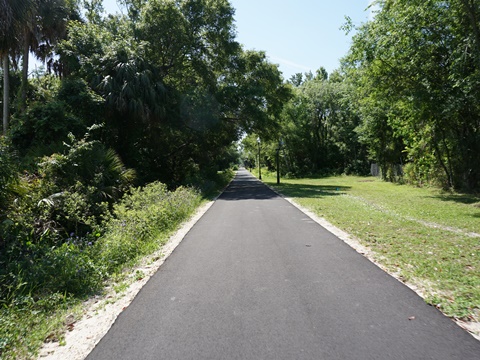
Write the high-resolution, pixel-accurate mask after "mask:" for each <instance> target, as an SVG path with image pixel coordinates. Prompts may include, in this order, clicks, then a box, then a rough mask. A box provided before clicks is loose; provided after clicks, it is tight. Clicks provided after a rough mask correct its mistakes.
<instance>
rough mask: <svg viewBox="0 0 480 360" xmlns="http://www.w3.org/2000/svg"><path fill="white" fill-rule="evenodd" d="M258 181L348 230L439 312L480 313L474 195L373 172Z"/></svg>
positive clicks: (479, 229) (479, 209)
mask: <svg viewBox="0 0 480 360" xmlns="http://www.w3.org/2000/svg"><path fill="white" fill-rule="evenodd" d="M264 182H265V183H267V184H268V185H270V186H272V187H274V188H276V189H277V190H278V191H279V192H280V193H282V194H283V195H285V196H287V197H291V198H293V199H294V200H295V201H296V202H298V203H299V204H300V205H302V206H304V207H306V208H308V209H310V210H311V211H313V212H314V213H316V214H317V215H318V216H320V217H323V218H325V219H326V220H327V221H329V222H330V223H332V224H333V225H335V226H337V227H338V228H340V229H342V230H344V231H346V232H347V233H349V234H351V235H353V236H355V237H356V238H357V239H358V240H359V241H360V242H361V243H362V245H364V246H367V247H368V248H369V249H371V250H372V251H373V252H374V253H375V254H376V255H375V257H376V259H375V260H376V261H378V262H379V263H381V264H382V265H383V266H385V267H386V268H387V269H388V270H389V271H390V272H392V273H395V274H397V275H398V276H399V277H400V278H401V279H402V280H403V281H404V282H407V283H408V282H410V283H412V284H414V285H415V286H417V287H420V288H421V289H422V292H423V293H424V294H425V296H426V298H425V300H426V302H427V303H429V304H431V305H434V306H436V307H437V308H439V309H440V310H442V311H443V312H444V313H445V314H446V315H448V316H450V317H453V318H457V319H461V320H467V321H477V322H478V321H480V221H479V219H480V198H478V197H475V196H473V195H464V194H456V193H448V192H443V191H440V190H438V189H432V188H416V187H412V186H409V185H397V184H392V183H387V182H383V181H381V180H379V179H376V178H372V177H354V176H336V177H326V178H321V179H282V183H281V184H280V185H277V184H276V177H275V176H274V174H269V173H268V172H264Z"/></svg>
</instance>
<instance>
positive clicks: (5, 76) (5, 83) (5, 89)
mask: <svg viewBox="0 0 480 360" xmlns="http://www.w3.org/2000/svg"><path fill="white" fill-rule="evenodd" d="M8 70H9V65H8V53H7V52H5V54H4V55H3V135H6V134H7V130H8V118H9V117H10V114H9V111H8V108H9V102H8V101H9V97H10V84H9V81H8V73H9V71H8Z"/></svg>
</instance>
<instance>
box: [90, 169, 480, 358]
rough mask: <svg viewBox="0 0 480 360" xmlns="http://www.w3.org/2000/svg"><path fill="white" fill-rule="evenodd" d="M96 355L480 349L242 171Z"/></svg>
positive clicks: (436, 353)
mask: <svg viewBox="0 0 480 360" xmlns="http://www.w3.org/2000/svg"><path fill="white" fill-rule="evenodd" d="M412 317H415V319H413V320H409V319H410V318H412ZM88 359H89V360H93V359H115V360H120V359H129V360H130V359H168V360H173V359H182V360H183V359H195V360H199V359H209V360H211V359H226V360H230V359H275V360H277V359H280V360H281V359H342V360H345V359H356V360H359V359H368V360H372V359H381V360H386V359H408V360H412V359H435V360H441V359H448V360H452V359H462V360H467V359H475V360H478V359H480V342H479V341H477V340H475V339H474V338H473V337H472V336H470V335H469V334H468V333H466V332H465V331H464V330H462V329H460V328H459V327H458V326H457V325H456V324H454V323H453V322H452V321H451V320H450V319H448V318H446V317H444V316H443V315H442V314H441V313H440V312H439V311H437V310H436V309H435V308H433V307H431V306H428V305H426V304H425V303H424V302H423V300H422V299H421V298H419V297H418V296H417V295H416V294H415V293H414V292H413V291H411V290H410V289H409V288H407V287H406V286H404V285H403V284H401V283H400V282H398V281H397V280H395V279H393V278H392V277H390V276H389V275H387V274H386V273H384V272H383V271H382V270H380V269H379V268H378V267H376V266H375V265H373V264H372V263H371V262H369V261H368V260H367V259H365V258H364V257H362V256H361V255H359V254H357V253H356V252H355V251H353V250H352V249H351V248H350V247H349V246H348V245H346V244H345V243H343V242H342V241H341V240H339V239H338V238H336V237H335V236H333V235H332V234H331V233H329V232H327V231H326V230H325V229H323V228H322V227H321V226H319V225H318V224H317V223H315V222H313V221H312V220H310V219H309V218H308V217H307V216H306V215H305V214H303V213H302V212H301V211H299V210H298V209H296V208H295V207H293V206H292V205H291V204H289V203H288V202H287V201H285V200H283V199H282V198H280V197H278V196H277V195H276V194H275V193H273V192H272V191H271V190H269V189H268V188H267V187H266V186H264V185H263V184H262V183H261V182H259V181H257V180H256V179H255V178H254V177H252V176H251V175H250V174H249V173H248V172H247V171H244V170H242V171H239V172H238V175H237V177H236V178H235V180H234V181H233V182H232V184H231V185H230V187H229V188H227V190H226V191H225V192H224V194H223V195H222V196H221V197H220V198H219V199H218V200H217V201H216V202H215V204H214V205H213V206H212V207H211V208H210V210H209V211H208V212H207V213H206V214H205V215H204V216H203V217H202V218H201V219H200V221H199V222H198V223H197V224H196V225H195V226H194V227H193V229H192V230H191V231H190V232H189V233H188V235H187V236H186V237H185V239H184V240H183V242H182V243H181V244H180V245H179V247H178V248H177V249H176V250H175V252H174V253H173V254H172V255H171V256H170V257H169V258H168V260H167V261H166V262H165V264H164V265H163V266H162V267H161V268H160V270H159V271H158V272H157V274H156V275H155V276H154V277H152V279H150V281H149V282H148V283H147V285H146V286H145V287H144V288H143V289H142V291H141V292H140V293H139V294H138V296H137V298H136V299H135V300H134V302H133V303H132V304H131V305H130V306H129V307H128V308H127V309H126V310H125V311H124V312H123V313H122V314H121V315H120V316H119V318H118V319H117V321H116V323H115V324H114V326H113V327H112V328H111V330H110V331H109V333H108V334H107V335H106V336H105V337H104V338H103V339H102V341H101V342H100V343H99V344H98V345H97V347H96V348H95V349H94V351H93V352H92V353H91V354H90V355H89V357H88Z"/></svg>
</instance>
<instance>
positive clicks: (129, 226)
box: [96, 182, 201, 273]
mask: <svg viewBox="0 0 480 360" xmlns="http://www.w3.org/2000/svg"><path fill="white" fill-rule="evenodd" d="M200 199H201V198H200V196H199V194H198V193H197V192H196V191H194V190H192V189H188V188H184V187H180V188H178V189H177V190H176V191H174V192H170V191H168V190H167V186H166V185H165V184H162V183H159V182H154V183H151V184H149V185H147V186H145V187H144V188H136V189H133V190H132V191H131V193H130V194H129V195H127V196H125V197H124V199H123V200H122V201H121V202H120V203H119V204H117V205H115V207H114V218H113V219H112V220H111V221H109V222H108V224H107V225H106V232H105V236H104V237H103V238H102V239H100V240H99V241H98V242H97V243H96V252H97V262H98V263H99V264H103V265H105V266H106V270H107V271H108V272H110V273H111V272H115V271H118V270H121V268H122V267H123V266H124V265H125V264H126V263H128V262H129V261H131V260H134V259H136V258H137V257H138V256H140V255H144V254H146V253H148V252H150V251H152V250H154V249H156V248H158V246H159V245H161V244H162V243H163V241H164V240H165V238H166V236H165V235H166V234H168V233H169V232H170V231H172V230H174V229H175V228H176V227H177V226H178V225H179V224H180V223H181V222H182V221H184V220H186V219H187V218H188V216H190V214H191V213H192V212H193V210H194V209H195V208H196V207H197V206H198V204H199V202H200Z"/></svg>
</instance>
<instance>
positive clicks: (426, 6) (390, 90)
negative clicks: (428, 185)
mask: <svg viewBox="0 0 480 360" xmlns="http://www.w3.org/2000/svg"><path fill="white" fill-rule="evenodd" d="M378 3H379V5H380V6H381V11H379V13H378V14H377V15H376V17H375V18H374V20H373V21H371V22H369V23H367V24H365V25H363V26H362V27H361V28H360V29H359V31H358V33H357V34H356V35H355V37H354V41H353V46H352V48H351V50H350V53H349V56H348V57H347V58H346V62H345V64H348V65H349V66H350V70H352V71H350V72H349V74H350V77H351V78H352V79H353V80H354V81H355V83H356V85H357V89H358V92H359V93H361V94H362V98H361V99H360V107H361V109H362V113H363V116H364V118H365V119H372V120H373V119H375V121H369V122H365V126H364V127H363V130H364V134H368V133H369V132H370V133H373V132H372V131H370V130H373V128H372V127H371V125H374V126H377V125H380V124H382V123H383V124H384V126H383V127H381V128H380V127H379V128H378V130H379V131H383V133H382V134H381V136H379V137H380V138H383V139H385V140H386V143H385V144H384V145H383V148H384V149H385V150H394V149H396V150H395V152H396V153H397V156H395V157H396V158H397V159H396V160H393V161H396V162H397V163H398V162H399V161H400V160H401V159H403V160H406V161H407V162H408V163H409V169H410V170H411V171H410V170H409V173H410V174H412V176H413V177H414V178H418V179H423V180H428V178H430V179H431V178H432V177H433V178H435V179H437V180H440V181H441V182H442V183H443V184H444V186H446V187H456V188H462V187H465V188H469V189H475V188H479V187H480V171H479V170H478V169H479V168H480V160H479V157H478V152H479V151H480V136H479V134H480V122H479V119H480V111H479V106H480V102H479V100H478V90H479V89H480V76H479V74H480V73H479V67H478V64H479V62H478V57H479V55H478V45H477V44H478V41H477V40H478V39H477V36H476V34H477V32H478V18H479V15H480V5H479V4H478V2H476V1H467V0H465V1H464V0H449V1H440V0H428V1H420V0H408V1H379V2H378ZM472 19H473V21H472ZM369 128H370V130H369ZM364 138H367V137H364ZM372 140H373V139H372ZM368 141H370V140H368ZM370 144H372V143H370ZM399 144H400V146H399ZM370 148H371V149H372V148H374V147H373V146H371V147H370ZM381 151H383V149H381V148H378V150H377V151H375V152H376V157H377V160H379V161H382V159H381V156H380V152H381ZM400 154H404V155H403V156H400ZM427 159H428V161H426V160H427ZM383 160H384V161H389V162H390V161H392V160H387V159H383ZM390 165H393V164H392V163H390ZM442 173H443V175H442Z"/></svg>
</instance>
